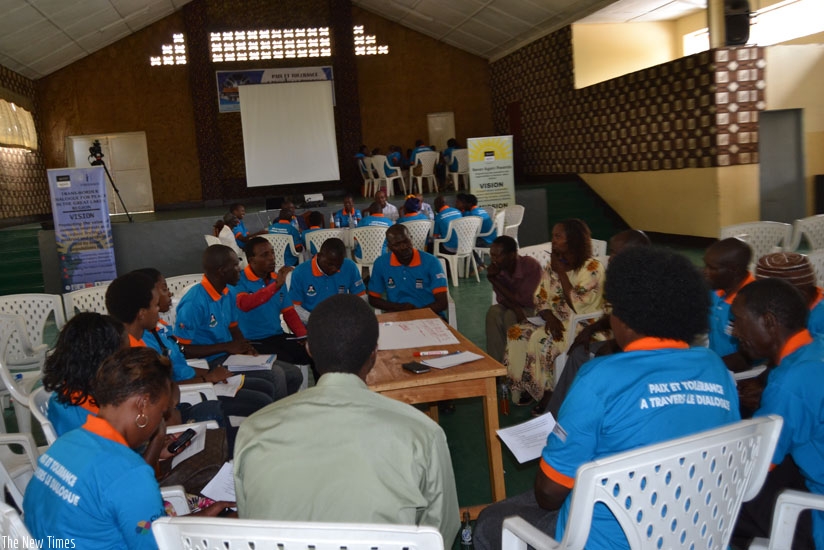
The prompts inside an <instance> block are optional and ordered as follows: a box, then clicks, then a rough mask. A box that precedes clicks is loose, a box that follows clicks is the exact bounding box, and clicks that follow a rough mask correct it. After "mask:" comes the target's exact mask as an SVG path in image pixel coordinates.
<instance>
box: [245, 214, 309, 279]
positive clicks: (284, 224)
mask: <svg viewBox="0 0 824 550" xmlns="http://www.w3.org/2000/svg"><path fill="white" fill-rule="evenodd" d="M293 217H294V216H292V214H291V212H290V211H289V210H287V209H286V208H281V209H280V214H278V220H277V221H276V222H275V221H273V222H272V223H271V224H269V234H270V235H288V236H289V237H291V238H292V244H293V245H294V247H295V250H296V251H297V253H298V254H300V253H301V251H302V250H303V237H302V236H301V234H300V231H299V230H298V229H297V228H296V227H295V226H294V225H292V218H293ZM299 260H300V257H299V256H297V255H296V254H293V253H292V251H291V250H290V248H289V247H288V246H287V247H286V248H285V249H284V251H283V263H284V265H288V266H296V265H298V263H299ZM247 261H248V258H247Z"/></svg>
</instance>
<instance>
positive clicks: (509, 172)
mask: <svg viewBox="0 0 824 550" xmlns="http://www.w3.org/2000/svg"><path fill="white" fill-rule="evenodd" d="M467 147H468V148H469V187H470V190H471V191H472V194H473V195H475V196H476V197H478V206H494V207H495V208H497V209H499V210H500V209H501V208H506V207H507V206H511V205H513V204H515V166H514V165H513V163H512V159H513V156H512V136H494V137H483V138H469V139H468V140H467Z"/></svg>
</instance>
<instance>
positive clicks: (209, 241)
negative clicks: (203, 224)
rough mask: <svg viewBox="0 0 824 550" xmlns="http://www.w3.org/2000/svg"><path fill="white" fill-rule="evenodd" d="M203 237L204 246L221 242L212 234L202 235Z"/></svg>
mask: <svg viewBox="0 0 824 550" xmlns="http://www.w3.org/2000/svg"><path fill="white" fill-rule="evenodd" d="M203 238H204V239H206V246H212V245H215V244H223V243H221V242H220V239H219V238H217V237H215V236H214V235H203Z"/></svg>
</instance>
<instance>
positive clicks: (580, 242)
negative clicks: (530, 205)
mask: <svg viewBox="0 0 824 550" xmlns="http://www.w3.org/2000/svg"><path fill="white" fill-rule="evenodd" d="M603 290H604V266H603V265H602V264H601V262H599V261H598V260H596V259H595V258H593V257H592V242H591V239H590V231H589V227H587V224H586V223H584V222H583V221H582V220H579V219H568V220H564V221H562V222H560V223H558V224H556V225H555V227H553V228H552V256H551V260H550V263H549V264H548V265H546V266H544V273H543V276H542V278H541V284H540V286H539V287H538V291H537V295H536V296H535V311H537V312H538V315H540V317H541V318H542V319H543V321H544V323H545V324H543V325H540V326H536V325H534V324H532V323H530V322H529V321H523V322H522V323H519V324H517V325H512V326H511V327H510V328H509V331H508V333H507V346H506V355H505V356H504V364H505V365H506V367H507V371H508V377H509V383H510V388H511V390H512V400H513V401H514V402H515V403H519V404H521V405H526V404H528V403H531V402H532V400H533V399H534V400H536V401H541V399H542V398H543V397H544V396H545V394H546V397H547V398H548V397H549V395H550V393H549V392H548V391H547V390H549V391H551V390H552V387H553V384H554V371H555V359H556V358H557V357H558V355H560V354H561V352H563V351H564V350H566V349H567V347H568V342H569V341H571V339H573V338H575V335H574V334H566V333H565V328H566V324H567V322H568V321H569V319H570V317H571V316H572V315H574V314H576V313H578V314H583V313H591V312H593V311H596V310H598V309H600V308H601V307H602V306H603Z"/></svg>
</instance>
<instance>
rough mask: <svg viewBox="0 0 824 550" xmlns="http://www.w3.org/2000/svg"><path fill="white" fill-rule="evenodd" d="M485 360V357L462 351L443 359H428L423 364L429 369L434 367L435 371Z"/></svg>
mask: <svg viewBox="0 0 824 550" xmlns="http://www.w3.org/2000/svg"><path fill="white" fill-rule="evenodd" d="M483 358H484V357H483V355H478V354H477V353H472V352H471V351H462V352H460V353H453V354H451V355H444V356H443V357H435V358H432V359H427V360H426V361H421V363H423V364H424V365H426V366H427V367H432V368H433V369H447V368H449V367H454V366H455V365H462V364H463V363H469V362H470V361H477V360H478V359H483Z"/></svg>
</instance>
